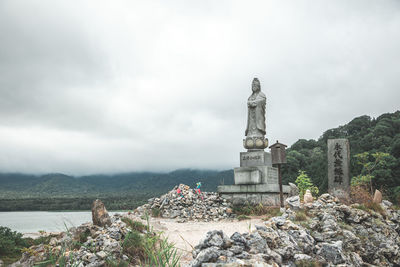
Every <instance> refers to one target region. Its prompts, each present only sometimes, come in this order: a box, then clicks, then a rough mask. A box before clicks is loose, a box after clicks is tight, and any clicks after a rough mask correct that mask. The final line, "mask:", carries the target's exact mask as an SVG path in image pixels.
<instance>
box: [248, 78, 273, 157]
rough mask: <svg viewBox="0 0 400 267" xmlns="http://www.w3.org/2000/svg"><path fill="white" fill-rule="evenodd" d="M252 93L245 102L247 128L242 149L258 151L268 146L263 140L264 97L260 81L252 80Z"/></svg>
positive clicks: (265, 140) (266, 140)
mask: <svg viewBox="0 0 400 267" xmlns="http://www.w3.org/2000/svg"><path fill="white" fill-rule="evenodd" d="M251 89H252V91H253V93H252V94H251V96H250V97H249V99H248V100H247V107H248V114H247V128H246V132H245V135H246V139H245V140H243V141H244V147H245V148H247V149H251V150H260V149H264V148H266V147H267V146H268V139H265V138H264V136H265V134H266V131H265V105H266V99H267V98H266V97H265V95H264V93H263V92H261V86H260V81H259V80H258V79H257V78H254V79H253V83H252V88H251Z"/></svg>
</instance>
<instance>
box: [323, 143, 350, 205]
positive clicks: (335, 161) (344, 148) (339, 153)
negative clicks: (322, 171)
mask: <svg viewBox="0 0 400 267" xmlns="http://www.w3.org/2000/svg"><path fill="white" fill-rule="evenodd" d="M349 189H350V146H349V140H347V139H328V191H329V193H330V194H332V195H333V196H336V197H339V198H343V199H347V198H348V196H349Z"/></svg>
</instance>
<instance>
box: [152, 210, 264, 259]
mask: <svg viewBox="0 0 400 267" xmlns="http://www.w3.org/2000/svg"><path fill="white" fill-rule="evenodd" d="M150 224H151V225H152V226H153V228H154V230H157V231H162V232H163V233H164V235H165V236H167V237H168V240H169V241H171V242H173V243H174V244H175V247H176V248H178V250H179V251H180V252H181V253H182V258H181V264H182V265H186V264H187V263H188V262H189V261H191V260H192V254H191V252H192V249H193V247H195V246H196V245H197V244H198V243H199V241H200V240H201V239H203V238H205V236H206V234H207V232H208V231H213V230H223V231H224V233H225V234H226V235H228V236H229V237H230V236H231V235H232V234H233V233H235V232H239V233H245V232H249V231H252V230H255V225H263V221H262V220H261V219H260V218H258V217H252V218H251V219H249V220H244V221H238V220H234V221H219V222H185V223H178V222H176V221H175V220H173V219H160V218H151V219H150Z"/></svg>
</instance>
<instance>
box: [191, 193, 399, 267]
mask: <svg viewBox="0 0 400 267" xmlns="http://www.w3.org/2000/svg"><path fill="white" fill-rule="evenodd" d="M381 206H382V207H383V208H384V209H386V212H387V215H386V219H384V217H383V216H382V215H380V214H378V213H376V212H372V211H370V213H368V212H365V211H363V210H360V209H358V208H356V207H357V205H354V206H347V205H344V204H342V203H340V201H339V199H338V198H336V197H333V196H331V195H329V194H323V195H321V196H320V197H319V198H318V199H317V200H315V201H314V202H313V203H312V204H311V205H309V206H308V208H307V214H308V216H309V218H308V219H307V220H306V221H304V222H303V223H302V225H298V224H295V223H293V222H292V221H291V219H290V218H295V216H294V215H295V212H293V211H292V210H291V209H286V210H284V212H285V213H284V214H283V215H282V216H278V217H273V218H271V219H269V220H268V221H266V222H265V225H257V226H256V230H255V231H253V232H251V233H244V234H240V233H234V234H233V235H232V236H231V237H230V239H231V240H232V242H233V245H232V246H231V247H228V248H223V247H221V246H218V244H220V243H221V242H219V243H218V244H216V243H215V242H214V243H212V244H209V240H213V239H215V236H213V235H215V234H218V235H219V236H221V233H220V232H218V233H217V232H210V233H212V234H210V235H209V234H207V237H206V240H205V241H204V242H203V244H205V246H204V247H200V246H198V247H196V249H195V250H196V252H195V253H194V254H193V256H194V258H195V262H197V264H200V262H199V259H198V258H197V257H196V256H197V255H199V254H200V253H201V251H202V250H204V249H207V248H208V249H209V248H212V249H213V251H214V252H215V253H216V254H217V256H218V257H215V258H216V260H215V261H214V262H213V263H212V264H213V265H203V266H229V264H230V263H232V262H235V263H236V262H238V261H239V260H241V261H242V262H241V264H242V265H241V266H254V265H252V264H254V263H255V262H262V263H264V264H268V265H272V266H296V264H305V263H307V262H310V264H319V265H321V266H398V265H400V236H399V233H400V221H399V219H400V211H398V210H393V209H392V208H391V206H392V205H391V203H390V202H389V203H386V202H384V201H383V202H382V204H381ZM389 218H390V219H389ZM304 226H306V227H304ZM216 239H217V240H219V238H216ZM207 240H208V241H207ZM211 245H213V246H211ZM214 245H217V246H214ZM311 261H312V262H313V263H312V262H311ZM203 264H206V262H203ZM198 266H200V265H198Z"/></svg>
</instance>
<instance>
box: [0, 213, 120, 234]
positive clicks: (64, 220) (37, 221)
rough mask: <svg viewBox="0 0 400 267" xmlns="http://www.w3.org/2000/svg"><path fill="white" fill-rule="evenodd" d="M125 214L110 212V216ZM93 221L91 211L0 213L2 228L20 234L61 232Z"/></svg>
mask: <svg viewBox="0 0 400 267" xmlns="http://www.w3.org/2000/svg"><path fill="white" fill-rule="evenodd" d="M115 213H123V212H109V214H110V215H113V214H115ZM91 221H92V213H91V211H10V212H0V226H6V227H9V228H11V229H12V230H13V231H17V232H20V233H37V232H38V231H46V232H61V231H65V230H66V227H68V228H70V227H74V226H79V225H81V224H82V223H85V222H91Z"/></svg>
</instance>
